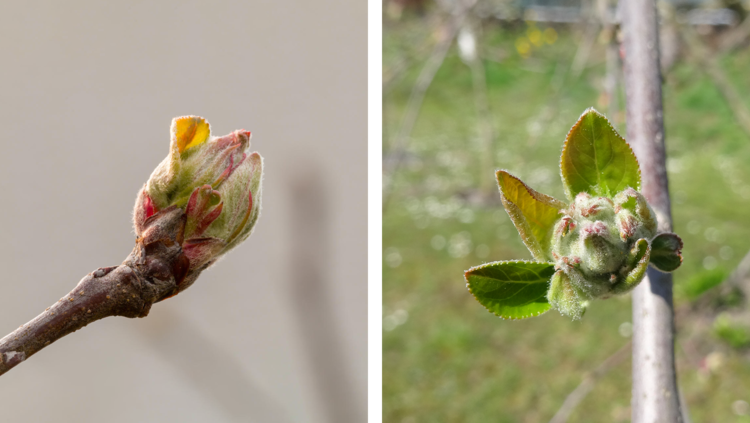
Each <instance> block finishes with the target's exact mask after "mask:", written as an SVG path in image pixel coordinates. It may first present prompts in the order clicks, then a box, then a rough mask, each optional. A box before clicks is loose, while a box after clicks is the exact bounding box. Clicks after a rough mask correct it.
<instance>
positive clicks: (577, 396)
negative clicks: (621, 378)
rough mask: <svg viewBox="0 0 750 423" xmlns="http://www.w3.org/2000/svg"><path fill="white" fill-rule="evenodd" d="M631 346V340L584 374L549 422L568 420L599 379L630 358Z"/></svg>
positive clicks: (556, 422)
mask: <svg viewBox="0 0 750 423" xmlns="http://www.w3.org/2000/svg"><path fill="white" fill-rule="evenodd" d="M630 347H631V342H630V341H628V343H627V344H625V345H623V346H622V347H621V348H620V349H619V350H617V351H616V352H615V353H614V354H612V355H611V356H609V357H607V358H606V359H605V360H604V361H603V362H602V364H600V365H599V367H597V368H596V369H594V370H593V371H591V372H589V373H587V374H586V375H584V376H583V380H582V381H581V383H580V384H579V385H578V386H577V387H576V389H574V390H573V391H571V392H570V394H568V396H567V397H566V398H565V402H563V405H562V406H561V407H560V409H559V410H557V413H555V415H554V416H553V417H552V420H550V421H549V423H565V422H567V421H568V418H569V417H570V415H571V414H572V413H573V410H575V408H576V407H578V404H580V403H581V401H583V399H584V398H586V395H588V394H589V392H591V390H592V389H594V386H595V385H596V383H597V382H598V381H599V379H601V378H602V377H604V375H606V374H607V373H608V372H609V371H610V370H612V369H613V368H615V367H617V366H618V365H619V364H620V363H622V362H623V361H624V360H625V359H626V358H628V352H630Z"/></svg>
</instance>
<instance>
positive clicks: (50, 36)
mask: <svg viewBox="0 0 750 423" xmlns="http://www.w3.org/2000/svg"><path fill="white" fill-rule="evenodd" d="M366 7H367V5H366V3H364V2H347V1H322V2H269V1H262V2H259V1H254V2H237V1H233V2H229V1H212V2H195V1H193V2H178V1H160V2H152V1H117V2H112V1H109V2H96V1H72V2H54V1H43V2H36V1H30V2H11V3H7V4H4V6H3V11H2V16H3V18H2V21H3V24H2V25H0V57H2V69H1V70H0V93H2V95H1V98H2V101H1V102H0V127H1V128H2V131H0V146H1V148H2V151H1V152H0V191H2V192H3V200H2V202H0V204H1V205H2V206H1V207H0V221H1V222H3V230H2V234H3V236H2V240H1V241H0V263H2V269H3V273H2V279H1V281H0V286H1V287H2V289H1V290H0V292H1V294H0V333H2V334H1V335H0V336H4V335H5V334H6V333H9V332H10V331H12V330H14V329H15V328H17V327H18V326H19V325H21V324H22V323H25V322H27V321H28V320H30V319H32V318H33V317H35V316H36V315H37V314H39V313H41V312H42V311H43V310H44V309H45V307H47V306H49V305H50V304H52V303H54V302H55V301H57V300H58V299H59V298H60V297H62V296H63V295H65V294H66V293H67V292H68V291H70V290H71V289H72V288H73V287H74V286H75V285H76V283H77V282H78V280H80V279H81V278H82V277H83V276H84V275H86V274H87V273H88V272H90V271H93V270H95V269H96V268H97V267H100V266H109V265H117V264H119V263H120V262H121V261H122V260H123V259H124V258H125V257H126V256H127V255H128V253H129V252H130V250H131V249H132V247H133V245H134V234H133V230H132V223H131V211H132V208H133V204H134V200H135V196H136V193H137V191H138V190H139V189H140V187H141V186H142V184H143V183H144V182H145V181H146V180H147V178H148V176H149V175H150V173H151V171H152V170H153V169H154V167H156V165H157V164H158V163H159V162H160V161H161V160H162V159H163V158H164V157H166V155H167V153H168V149H169V125H170V121H171V119H172V118H173V117H175V116H180V115H186V114H196V115H201V116H204V117H206V118H207V119H208V121H209V122H210V123H211V127H212V130H213V133H214V134H215V135H223V134H226V133H229V132H230V131H233V130H235V129H240V128H245V129H247V130H250V131H252V132H253V141H252V143H253V144H252V148H253V150H257V151H259V152H260V153H261V154H262V155H263V156H264V158H265V180H264V184H263V212H262V215H261V217H260V220H259V222H258V224H257V226H256V229H255V232H254V234H253V235H252V237H250V239H249V240H248V241H247V242H246V243H245V244H243V245H242V246H240V247H239V248H237V249H236V250H234V251H233V252H232V253H230V254H229V255H228V256H227V257H226V258H224V259H223V260H222V261H221V262H220V263H219V264H218V265H217V266H216V267H214V268H212V269H210V270H209V271H207V272H205V273H204V274H203V275H202V276H201V278H200V280H199V281H198V282H197V283H196V284H195V285H194V286H193V287H191V288H190V289H189V290H187V291H185V292H184V293H182V294H180V295H178V296H177V297H175V298H172V299H170V300H168V301H166V302H163V303H160V304H157V305H155V306H154V307H153V308H152V310H151V313H150V315H149V316H148V317H147V318H145V319H126V318H120V317H118V318H110V319H105V320H103V321H99V322H96V323H94V324H92V325H91V326H89V327H87V328H85V329H84V330H82V331H80V332H77V333H74V334H72V335H69V336H67V337H65V338H63V339H61V340H60V341H58V342H56V343H55V344H53V345H51V346H49V347H47V348H46V349H44V350H43V351H41V352H40V353H38V354H37V355H36V356H34V357H32V358H30V359H29V360H28V361H27V362H25V363H23V364H21V365H20V366H18V367H17V368H15V369H13V370H12V371H11V372H9V373H7V374H6V375H4V376H3V377H2V378H0V398H2V413H3V421H4V422H6V421H7V422H47V421H59V420H60V419H61V418H62V420H64V421H77V422H342V423H344V422H346V423H348V422H355V421H364V418H365V415H366V411H365V410H366V402H367V397H366V368H367V366H366V363H367V337H366V334H367V324H366V315H367V314H366V307H367V302H366V301H367V295H366V292H367V289H366V286H367V282H366V281H367V264H366V263H367V257H366V254H367V243H366V215H367V209H366V198H367V197H366V186H367V184H366V157H367V156H366V155H367V153H366V152H367V148H366V146H367V141H366V140H367V125H366V122H367V120H366V119H367V112H366V111H367V105H366V104H367V103H366V78H367V76H366V75H367V67H366V64H367V47H366V46H367V42H366V41H367V38H366V37H367V33H366Z"/></svg>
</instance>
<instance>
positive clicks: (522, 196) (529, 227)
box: [495, 170, 567, 261]
mask: <svg viewBox="0 0 750 423" xmlns="http://www.w3.org/2000/svg"><path fill="white" fill-rule="evenodd" d="M495 176H496V178H497V184H498V185H499V186H500V198H501V200H502V202H503V206H504V207H505V210H506V211H507V212H508V215H509V216H510V220H512V221H513V224H514V225H515V226H516V229H517V230H518V233H519V234H520V235H521V239H522V240H523V243H524V244H525V245H526V248H528V249H529V251H530V252H531V256H532V257H534V259H536V260H538V261H548V260H551V259H552V256H551V255H550V247H551V244H552V229H553V227H554V226H555V223H556V222H557V221H558V220H560V217H561V216H560V210H562V209H565V208H567V205H566V204H565V203H563V202H562V201H560V200H557V199H555V198H552V197H550V196H549V195H544V194H542V193H540V192H536V191H534V190H533V189H531V188H529V187H528V186H527V185H526V184H524V183H523V182H522V181H521V180H520V179H518V178H517V177H515V176H513V175H511V174H510V173H508V172H507V171H505V170H498V171H497V173H496V174H495Z"/></svg>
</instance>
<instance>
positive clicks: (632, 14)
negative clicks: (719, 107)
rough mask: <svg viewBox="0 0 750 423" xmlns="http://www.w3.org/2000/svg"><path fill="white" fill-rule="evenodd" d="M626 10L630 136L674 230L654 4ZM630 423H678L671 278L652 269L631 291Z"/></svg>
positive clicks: (649, 190) (648, 187)
mask: <svg viewBox="0 0 750 423" xmlns="http://www.w3.org/2000/svg"><path fill="white" fill-rule="evenodd" d="M620 6H621V7H622V12H623V14H622V17H623V22H622V29H623V35H624V42H623V44H624V49H625V60H624V64H625V73H624V74H625V96H626V105H627V136H628V140H629V142H630V145H631V146H632V147H633V150H634V151H635V154H636V156H637V157H638V160H639V162H640V167H641V171H642V174H641V176H642V191H643V194H644V196H645V197H646V199H647V200H648V201H649V203H650V204H651V206H652V207H653V209H654V211H655V212H656V213H657V216H658V218H659V230H660V231H671V229H672V218H671V206H670V201H669V189H668V182H667V169H666V157H665V150H664V121H663V107H662V92H661V82H662V81H661V71H660V68H659V31H658V24H657V15H656V7H655V4H654V0H626V1H622V2H621V3H620ZM633 329H634V332H633V392H632V394H633V398H632V402H631V405H632V422H633V423H652V422H679V421H681V420H682V416H681V413H680V403H679V395H678V391H677V377H676V372H675V363H674V310H673V305H672V276H671V275H670V274H666V273H661V272H659V271H656V270H654V269H653V268H649V270H648V274H647V276H646V278H645V279H644V280H643V282H642V283H641V284H640V285H639V286H638V287H637V288H636V289H635V290H634V291H633Z"/></svg>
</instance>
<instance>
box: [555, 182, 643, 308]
mask: <svg viewBox="0 0 750 423" xmlns="http://www.w3.org/2000/svg"><path fill="white" fill-rule="evenodd" d="M561 213H562V214H563V217H562V219H560V221H559V222H558V223H557V224H556V225H555V227H554V234H553V237H552V257H553V259H554V260H555V269H556V270H557V274H556V275H555V277H558V278H565V279H567V281H566V282H569V283H568V284H562V285H560V286H566V287H567V288H568V290H569V292H565V293H556V292H554V291H555V290H554V288H555V283H553V284H552V287H553V290H552V291H551V294H550V301H551V303H553V305H555V306H556V307H557V308H558V309H560V310H561V311H563V312H566V314H572V315H573V316H576V315H579V314H580V313H582V311H583V310H582V309H581V310H579V308H580V307H579V306H577V305H576V304H573V303H584V306H585V302H586V301H587V300H590V299H595V298H600V299H601V298H607V297H610V296H612V295H614V294H622V293H624V292H627V291H629V290H631V289H633V288H634V287H635V286H636V285H637V284H638V282H640V281H641V279H643V276H644V274H645V272H643V271H641V269H644V270H645V265H641V261H642V259H644V256H645V253H646V249H647V248H648V245H649V240H651V239H652V238H653V237H654V236H655V235H656V229H657V222H656V217H655V214H654V212H653V211H652V210H651V208H650V207H649V205H648V204H647V202H646V199H645V198H644V197H643V195H641V193H639V192H638V191H636V190H634V189H633V188H626V189H625V190H624V191H622V192H620V193H618V194H617V195H615V196H614V198H612V199H610V198H607V197H593V196H591V195H590V194H588V193H586V192H581V193H579V194H578V195H577V196H576V197H575V200H574V201H573V203H572V204H570V206H569V207H568V208H567V209H565V210H563V211H561ZM645 259H646V260H648V257H647V256H646V257H645ZM555 277H553V278H555ZM571 288H572V292H570V290H571ZM555 294H559V295H555ZM568 302H570V304H566V303H568Z"/></svg>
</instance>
